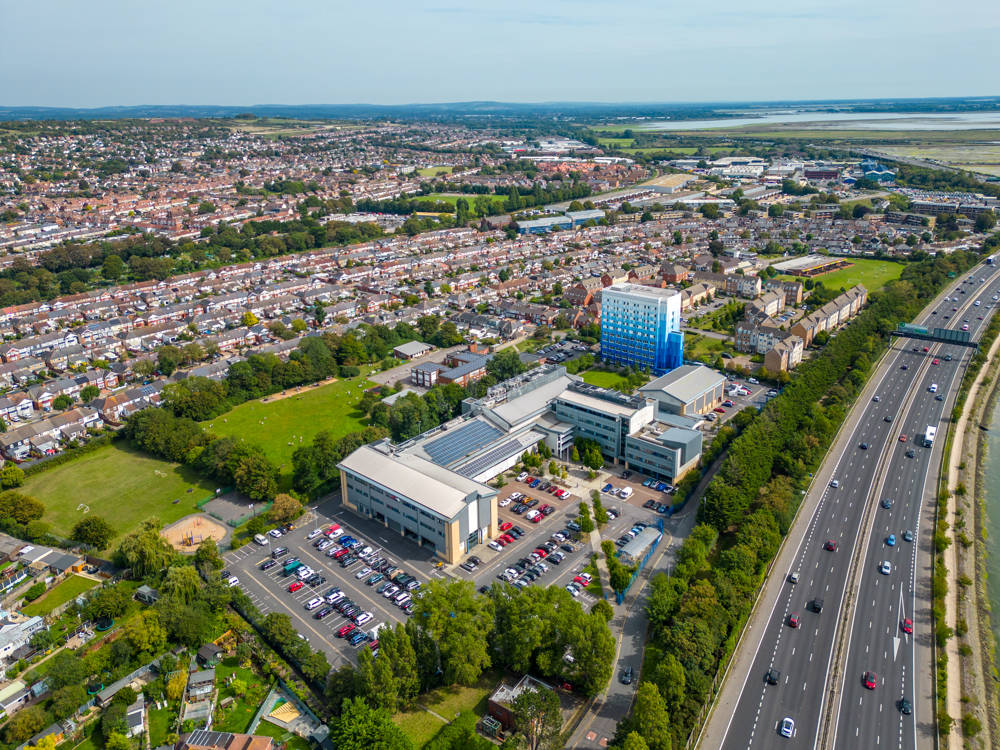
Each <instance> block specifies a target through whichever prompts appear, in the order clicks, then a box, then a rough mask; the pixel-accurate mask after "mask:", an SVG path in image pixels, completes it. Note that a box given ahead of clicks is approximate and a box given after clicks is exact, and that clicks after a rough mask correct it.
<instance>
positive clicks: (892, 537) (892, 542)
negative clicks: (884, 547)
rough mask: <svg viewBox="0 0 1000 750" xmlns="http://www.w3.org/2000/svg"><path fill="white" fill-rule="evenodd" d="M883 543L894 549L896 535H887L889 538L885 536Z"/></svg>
mask: <svg viewBox="0 0 1000 750" xmlns="http://www.w3.org/2000/svg"><path fill="white" fill-rule="evenodd" d="M885 543H886V544H888V545H889V546H890V547H895V546H896V535H895V534H889V536H887V537H886V538H885Z"/></svg>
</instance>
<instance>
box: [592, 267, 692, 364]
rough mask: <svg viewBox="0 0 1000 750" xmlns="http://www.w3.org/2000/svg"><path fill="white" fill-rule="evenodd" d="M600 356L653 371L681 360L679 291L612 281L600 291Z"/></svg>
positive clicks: (681, 341)
mask: <svg viewBox="0 0 1000 750" xmlns="http://www.w3.org/2000/svg"><path fill="white" fill-rule="evenodd" d="M601 358H602V359H603V360H604V361H605V362H607V363H609V364H613V365H620V366H628V367H636V368H639V369H647V370H649V371H650V372H652V373H654V374H656V375H662V374H663V373H665V372H669V371H670V370H673V369H674V368H675V367H679V366H680V365H681V364H682V362H683V361H684V334H683V333H682V332H681V294H680V292H678V291H677V290H676V289H659V288H657V287H649V286H640V285H639V284H628V283H626V284H615V285H613V286H609V287H607V288H606V289H605V290H604V291H603V292H602V293H601Z"/></svg>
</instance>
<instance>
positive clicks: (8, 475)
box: [0, 464, 24, 490]
mask: <svg viewBox="0 0 1000 750" xmlns="http://www.w3.org/2000/svg"><path fill="white" fill-rule="evenodd" d="M22 484H24V469H22V468H21V467H20V466H18V465H17V464H6V465H5V466H4V467H3V468H2V469H0V486H2V487H3V488H4V489H5V490H6V489H10V488H11V487H20V486H21V485H22Z"/></svg>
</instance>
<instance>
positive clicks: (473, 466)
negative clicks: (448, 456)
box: [458, 440, 521, 477]
mask: <svg viewBox="0 0 1000 750" xmlns="http://www.w3.org/2000/svg"><path fill="white" fill-rule="evenodd" d="M511 451H514V452H515V453H520V451H521V441H520V440H508V441H507V442H506V443H504V444H503V445H501V446H499V447H497V448H494V449H493V450H491V451H487V452H486V453H484V454H483V455H481V456H479V457H478V458H476V459H475V460H473V461H472V462H471V463H469V464H468V465H467V466H463V467H462V468H461V469H460V470H459V472H458V473H459V474H461V475H462V476H463V477H474V476H476V474H478V473H479V472H481V471H483V470H484V469H488V468H489V467H490V466H492V465H493V464H495V463H496V462H497V461H500V460H501V459H503V458H506V457H507V455H508V454H509V453H510V452H511Z"/></svg>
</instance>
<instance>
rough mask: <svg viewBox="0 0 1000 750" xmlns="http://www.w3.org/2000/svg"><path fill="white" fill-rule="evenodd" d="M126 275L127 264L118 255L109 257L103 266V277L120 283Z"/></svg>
mask: <svg viewBox="0 0 1000 750" xmlns="http://www.w3.org/2000/svg"><path fill="white" fill-rule="evenodd" d="M124 273H125V263H124V262H123V261H122V259H121V257H119V256H117V255H109V256H108V257H106V258H105V259H104V265H102V266H101V275H102V276H103V277H104V278H106V279H107V280H108V281H118V279H120V278H121V277H122V274H124Z"/></svg>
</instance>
